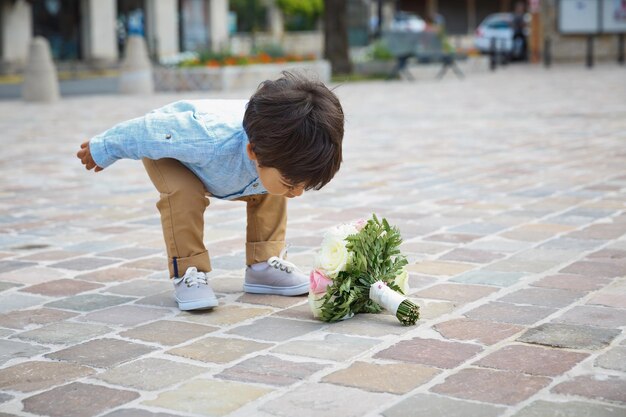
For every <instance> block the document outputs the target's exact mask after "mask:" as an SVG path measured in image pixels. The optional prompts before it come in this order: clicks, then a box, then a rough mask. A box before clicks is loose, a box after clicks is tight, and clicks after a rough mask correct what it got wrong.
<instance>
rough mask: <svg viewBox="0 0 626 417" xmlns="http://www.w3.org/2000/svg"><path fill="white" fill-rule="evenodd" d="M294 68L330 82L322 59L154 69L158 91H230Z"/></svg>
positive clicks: (250, 87) (326, 65) (251, 85)
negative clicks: (216, 66) (214, 66)
mask: <svg viewBox="0 0 626 417" xmlns="http://www.w3.org/2000/svg"><path fill="white" fill-rule="evenodd" d="M285 70H287V71H294V72H298V73H301V74H304V75H306V76H309V77H314V78H316V79H319V80H320V81H322V82H324V83H328V82H329V81H330V74H331V72H330V63H329V62H328V61H325V60H318V61H304V62H287V63H281V64H255V65H236V66H225V67H219V68H208V67H189V68H166V67H161V68H155V69H154V84H155V88H156V90H157V91H229V90H251V89H252V90H254V89H256V88H257V87H258V86H259V84H260V83H261V82H263V81H265V80H271V79H276V78H278V77H280V73H281V71H285Z"/></svg>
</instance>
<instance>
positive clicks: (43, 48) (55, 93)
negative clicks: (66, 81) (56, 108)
mask: <svg viewBox="0 0 626 417" xmlns="http://www.w3.org/2000/svg"><path fill="white" fill-rule="evenodd" d="M59 97H60V93H59V78H58V76H57V69H56V67H55V66H54V62H52V54H51V53H50V44H48V41H47V40H46V39H45V38H43V37H41V36H38V37H36V38H35V39H33V41H32V42H31V43H30V48H29V52H28V61H27V63H26V71H24V83H23V84H22V99H24V101H38V102H47V103H51V102H54V101H57V100H58V99H59Z"/></svg>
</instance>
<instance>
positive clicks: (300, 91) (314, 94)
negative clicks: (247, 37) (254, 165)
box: [243, 71, 344, 190]
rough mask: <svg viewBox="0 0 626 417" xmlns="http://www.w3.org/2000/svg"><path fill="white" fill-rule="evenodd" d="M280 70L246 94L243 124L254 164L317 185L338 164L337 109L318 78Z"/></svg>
mask: <svg viewBox="0 0 626 417" xmlns="http://www.w3.org/2000/svg"><path fill="white" fill-rule="evenodd" d="M282 74H283V76H282V77H281V78H279V79H278V80H276V81H271V80H268V81H265V82H263V83H262V84H261V85H260V86H259V88H258V90H257V91H256V93H254V94H253V95H252V97H251V98H250V102H249V103H248V106H247V108H246V112H245V115H244V118H243V127H244V129H245V130H246V133H247V135H248V138H249V140H250V143H251V144H252V147H253V149H254V153H255V154H256V155H257V160H258V163H259V165H260V166H264V167H268V168H276V169H277V170H278V171H279V172H280V173H281V175H282V176H283V178H284V179H285V181H288V182H289V183H291V184H292V185H303V186H304V188H305V189H306V190H310V189H316V190H319V189H320V188H322V187H323V186H324V185H326V184H327V183H328V182H329V181H330V180H331V179H332V178H333V177H334V176H335V174H336V173H337V171H339V166H340V165H341V142H342V140H343V124H344V119H343V109H342V108H341V104H340V103H339V99H337V96H335V94H334V93H333V92H332V91H330V90H329V89H328V88H327V87H326V86H325V85H324V84H323V83H321V82H319V81H314V80H310V79H307V78H304V77H302V76H300V75H298V74H293V73H290V72H287V71H284V72H283V73H282Z"/></svg>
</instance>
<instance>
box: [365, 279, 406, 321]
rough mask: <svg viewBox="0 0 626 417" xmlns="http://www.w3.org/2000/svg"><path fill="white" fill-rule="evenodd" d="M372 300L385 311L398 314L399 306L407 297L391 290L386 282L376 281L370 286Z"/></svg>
mask: <svg viewBox="0 0 626 417" xmlns="http://www.w3.org/2000/svg"><path fill="white" fill-rule="evenodd" d="M370 299H371V300H372V301H374V302H375V303H378V304H380V305H381V306H382V307H383V308H384V309H385V310H387V311H390V312H392V313H393V314H396V312H397V311H398V306H399V305H400V303H402V302H403V301H404V300H406V297H405V296H403V295H402V294H399V293H397V292H395V291H394V290H392V289H391V288H389V287H388V286H387V284H385V283H384V282H382V281H376V282H375V283H373V284H372V285H371V286H370Z"/></svg>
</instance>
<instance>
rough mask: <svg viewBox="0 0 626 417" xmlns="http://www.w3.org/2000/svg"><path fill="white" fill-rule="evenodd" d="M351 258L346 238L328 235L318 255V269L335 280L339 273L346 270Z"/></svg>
mask: <svg viewBox="0 0 626 417" xmlns="http://www.w3.org/2000/svg"><path fill="white" fill-rule="evenodd" d="M350 258H351V254H350V252H348V249H346V241H345V237H343V236H340V235H334V234H330V235H329V234H327V235H326V236H325V237H324V240H323V241H322V247H321V249H320V252H319V254H318V255H317V268H319V269H322V270H324V272H326V275H327V276H328V277H329V278H330V279H335V278H337V275H338V274H339V272H341V271H345V270H346V266H347V265H348V263H349V262H350Z"/></svg>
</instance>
